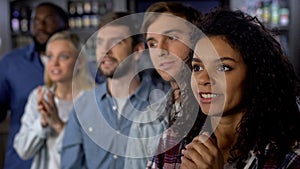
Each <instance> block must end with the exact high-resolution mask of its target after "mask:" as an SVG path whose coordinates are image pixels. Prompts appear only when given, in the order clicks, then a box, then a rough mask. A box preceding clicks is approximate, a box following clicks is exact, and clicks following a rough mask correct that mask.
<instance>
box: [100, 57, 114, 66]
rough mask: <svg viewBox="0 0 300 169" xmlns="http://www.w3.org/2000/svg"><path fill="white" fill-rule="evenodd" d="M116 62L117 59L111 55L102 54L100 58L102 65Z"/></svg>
mask: <svg viewBox="0 0 300 169" xmlns="http://www.w3.org/2000/svg"><path fill="white" fill-rule="evenodd" d="M115 62H117V60H116V59H115V58H113V57H111V56H107V55H106V56H104V57H103V58H102V60H101V64H103V65H111V64H113V63H115Z"/></svg>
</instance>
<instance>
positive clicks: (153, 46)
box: [147, 41, 157, 48]
mask: <svg viewBox="0 0 300 169" xmlns="http://www.w3.org/2000/svg"><path fill="white" fill-rule="evenodd" d="M147 45H148V47H149V48H155V47H157V42H155V41H148V42H147Z"/></svg>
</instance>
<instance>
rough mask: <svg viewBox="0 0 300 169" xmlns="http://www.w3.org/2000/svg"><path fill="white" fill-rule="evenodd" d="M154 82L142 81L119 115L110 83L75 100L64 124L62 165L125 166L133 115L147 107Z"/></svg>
mask: <svg viewBox="0 0 300 169" xmlns="http://www.w3.org/2000/svg"><path fill="white" fill-rule="evenodd" d="M152 89H153V86H152V84H151V83H146V82H145V81H143V82H142V84H141V86H140V87H139V88H138V89H137V91H136V92H135V93H134V94H133V95H131V96H130V97H129V98H128V99H127V102H126V104H125V106H124V108H123V110H122V116H121V118H119V119H118V117H117V109H116V104H115V101H114V98H112V97H111V95H110V94H109V93H108V89H107V83H102V84H100V85H99V86H97V87H96V88H95V89H94V90H92V91H89V92H86V93H84V94H83V95H82V96H81V97H80V98H79V99H78V100H77V101H76V102H75V104H74V111H73V112H72V113H71V115H70V119H69V121H68V124H67V126H66V128H65V135H64V140H63V148H62V161H61V164H62V168H63V169H69V168H72V169H76V168H78V169H82V168H88V169H102V168H103V169H122V168H124V159H125V158H124V155H125V153H126V147H127V140H128V137H127V136H128V135H129V131H130V127H131V124H132V121H133V119H134V117H136V116H137V115H138V114H140V113H141V112H142V110H143V109H144V108H146V107H147V106H148V105H149V103H151V100H152V101H153V100H154V101H155V95H152V94H151V97H150V96H149V94H150V92H151V90H152Z"/></svg>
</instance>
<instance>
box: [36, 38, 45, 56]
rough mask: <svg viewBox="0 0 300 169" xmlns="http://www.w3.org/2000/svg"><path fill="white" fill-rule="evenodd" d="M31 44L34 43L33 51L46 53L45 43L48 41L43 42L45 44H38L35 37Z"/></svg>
mask: <svg viewBox="0 0 300 169" xmlns="http://www.w3.org/2000/svg"><path fill="white" fill-rule="evenodd" d="M33 42H34V45H35V50H36V51H37V52H39V53H40V52H45V51H46V45H47V42H48V40H47V41H46V42H45V43H40V42H38V41H37V40H36V38H35V37H33Z"/></svg>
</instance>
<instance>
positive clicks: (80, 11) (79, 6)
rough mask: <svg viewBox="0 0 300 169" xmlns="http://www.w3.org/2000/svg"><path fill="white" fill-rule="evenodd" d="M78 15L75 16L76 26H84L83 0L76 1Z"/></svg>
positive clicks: (78, 27) (79, 27)
mask: <svg viewBox="0 0 300 169" xmlns="http://www.w3.org/2000/svg"><path fill="white" fill-rule="evenodd" d="M76 14H77V15H76V17H75V28H77V29H81V28H82V15H83V6H82V2H76Z"/></svg>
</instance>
